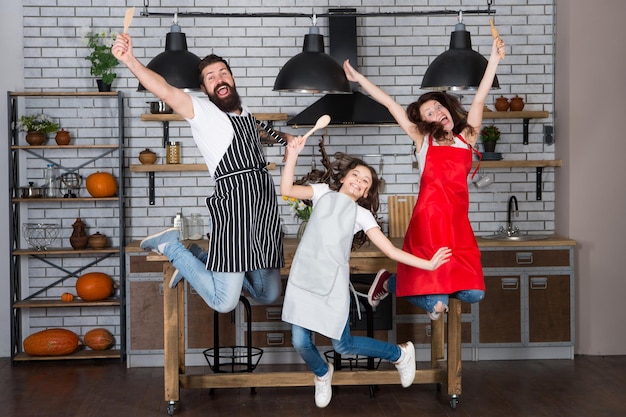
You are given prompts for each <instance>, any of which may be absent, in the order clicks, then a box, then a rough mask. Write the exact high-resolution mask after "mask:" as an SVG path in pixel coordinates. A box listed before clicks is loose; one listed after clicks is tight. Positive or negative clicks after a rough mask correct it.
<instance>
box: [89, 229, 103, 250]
mask: <svg viewBox="0 0 626 417" xmlns="http://www.w3.org/2000/svg"><path fill="white" fill-rule="evenodd" d="M107 246H108V239H107V235H103V234H102V233H100V232H96V233H94V234H93V235H91V236H89V247H91V248H92V249H102V248H106V247H107Z"/></svg>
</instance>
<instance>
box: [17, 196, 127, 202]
mask: <svg viewBox="0 0 626 417" xmlns="http://www.w3.org/2000/svg"><path fill="white" fill-rule="evenodd" d="M119 199H120V198H119V197H98V198H95V197H72V198H69V197H68V198H64V197H53V198H49V197H29V198H22V197H16V198H13V199H12V201H13V202H14V203H28V202H31V201H40V202H50V201H118V200H119Z"/></svg>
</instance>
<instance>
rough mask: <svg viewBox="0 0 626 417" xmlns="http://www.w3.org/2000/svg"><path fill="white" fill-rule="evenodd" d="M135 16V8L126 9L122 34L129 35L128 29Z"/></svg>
mask: <svg viewBox="0 0 626 417" xmlns="http://www.w3.org/2000/svg"><path fill="white" fill-rule="evenodd" d="M134 15H135V8H134V7H129V8H128V9H126V15H125V16H124V31H123V32H122V33H128V28H129V27H130V24H131V22H132V21H133V16H134Z"/></svg>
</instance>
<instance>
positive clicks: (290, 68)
mask: <svg viewBox="0 0 626 417" xmlns="http://www.w3.org/2000/svg"><path fill="white" fill-rule="evenodd" d="M274 91H291V92H297V93H351V92H352V91H351V89H350V82H349V81H348V79H347V78H346V74H345V72H344V71H343V68H342V66H341V64H339V63H338V62H337V61H335V60H334V59H333V58H332V57H331V56H330V55H327V54H326V53H324V36H322V35H320V33H319V29H318V28H317V26H315V16H313V26H311V28H310V29H309V33H308V34H307V35H304V45H303V46H302V52H300V53H299V54H298V55H296V56H294V57H293V58H291V59H290V60H289V61H287V63H286V64H285V65H284V66H283V67H282V68H281V70H280V71H279V73H278V76H277V77H276V80H275V81H274Z"/></svg>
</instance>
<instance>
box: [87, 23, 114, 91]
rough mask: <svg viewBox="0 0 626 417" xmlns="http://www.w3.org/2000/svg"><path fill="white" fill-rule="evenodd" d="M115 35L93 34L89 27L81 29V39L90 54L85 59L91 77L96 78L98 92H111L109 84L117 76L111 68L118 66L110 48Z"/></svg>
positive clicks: (112, 33) (105, 33)
mask: <svg viewBox="0 0 626 417" xmlns="http://www.w3.org/2000/svg"><path fill="white" fill-rule="evenodd" d="M116 37H117V33H114V32H111V33H107V32H104V31H102V32H93V31H92V30H91V28H89V27H82V28H81V38H82V40H83V43H84V44H85V45H87V47H88V48H89V49H90V51H91V53H90V54H89V55H87V57H85V59H86V60H87V61H89V62H91V70H90V73H91V75H93V76H95V77H99V78H98V80H97V81H98V90H99V91H111V84H112V83H113V80H114V79H115V77H117V74H116V73H115V72H113V68H114V67H116V66H117V65H118V64H119V61H118V60H117V58H115V57H114V56H113V53H112V52H111V47H112V46H113V42H115V38H116Z"/></svg>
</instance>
